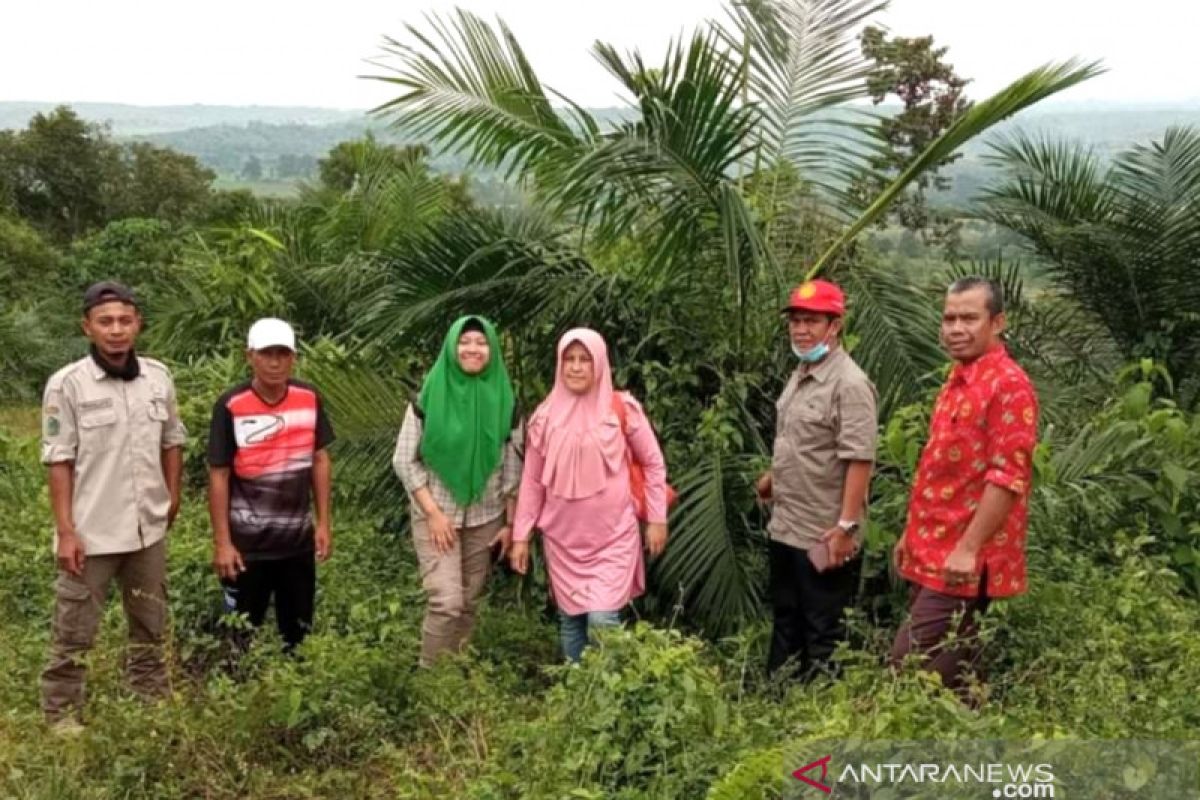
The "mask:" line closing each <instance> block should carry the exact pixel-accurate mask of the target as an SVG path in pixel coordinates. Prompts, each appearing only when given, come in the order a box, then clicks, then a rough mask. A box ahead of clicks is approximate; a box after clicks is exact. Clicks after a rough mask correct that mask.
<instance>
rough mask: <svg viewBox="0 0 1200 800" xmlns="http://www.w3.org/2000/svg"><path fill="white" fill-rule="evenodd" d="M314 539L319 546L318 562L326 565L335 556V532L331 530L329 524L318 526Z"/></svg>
mask: <svg viewBox="0 0 1200 800" xmlns="http://www.w3.org/2000/svg"><path fill="white" fill-rule="evenodd" d="M313 538H314V539H315V543H316V545H317V561H319V562H320V563H322V564H324V563H325V562H326V561H328V560H329V557H330V556H331V555H333V531H331V530H330V529H329V523H328V522H326V523H325V524H323V525H318V526H317V532H316V535H315V536H314V537H313Z"/></svg>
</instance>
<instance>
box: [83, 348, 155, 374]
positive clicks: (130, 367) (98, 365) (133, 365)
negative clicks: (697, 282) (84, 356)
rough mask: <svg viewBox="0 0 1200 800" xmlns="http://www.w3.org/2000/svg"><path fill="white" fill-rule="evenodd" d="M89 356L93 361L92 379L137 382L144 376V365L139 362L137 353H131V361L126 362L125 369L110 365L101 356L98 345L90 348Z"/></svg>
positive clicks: (132, 351) (131, 351)
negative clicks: (139, 377) (138, 378)
mask: <svg viewBox="0 0 1200 800" xmlns="http://www.w3.org/2000/svg"><path fill="white" fill-rule="evenodd" d="M88 354H89V355H90V357H91V361H92V365H91V366H92V377H93V378H95V379H96V380H98V381H99V380H104V378H106V377H108V378H113V379H114V380H121V381H132V380H136V379H137V377H138V376H139V375H141V374H142V365H141V363H140V362H139V361H138V357H137V352H136V351H134V350H130V351H129V360H128V361H126V362H125V366H124V367H120V368H118V367H114V366H113V365H112V364H109V363H108V362H107V361H105V360H104V358H103V357H102V356H101V355H100V351H99V350H97V349H96V345H94V344H93V345H89V346H88Z"/></svg>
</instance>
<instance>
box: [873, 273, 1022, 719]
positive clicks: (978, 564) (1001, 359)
mask: <svg viewBox="0 0 1200 800" xmlns="http://www.w3.org/2000/svg"><path fill="white" fill-rule="evenodd" d="M1003 330H1004V297H1003V294H1002V290H1001V288H1000V286H999V285H998V284H997V283H995V282H994V281H990V280H987V279H985V278H978V277H970V278H962V279H960V280H958V281H955V282H954V283H953V284H952V285H951V286H950V289H949V291H948V292H947V293H946V305H945V310H944V312H943V314H942V329H941V336H942V344H943V345H944V346H945V347H946V349H947V351H949V353H950V356H951V358H953V359H954V362H955V363H954V366H953V368H952V369H951V370H950V375H949V377H948V378H947V379H946V384H945V385H944V386H943V387H942V391H941V393H940V394H939V395H938V399H937V403H936V405H935V406H934V409H933V419H932V420H931V422H930V431H929V442H928V443H927V444H926V445H925V450H924V451H923V452H922V453H921V461H920V463H919V464H918V466H917V474H916V477H915V479H914V482H913V490H912V497H911V499H910V500H909V506H908V525H907V526H906V527H905V530H904V535H903V536H902V537H900V541H899V542H897V544H896V549H895V553H894V556H895V562H896V568H897V570H898V571H899V572H900V574H901V575H903V576H904V577H905V578H906V579H908V580H909V581H911V582H912V583H913V592H912V598H911V602H910V606H909V611H910V618H909V620H908V621H907V622H906V623H905V624H904V625H903V626H902V627H901V628H900V630H899V631H898V632H897V634H896V640H895V642H894V643H893V645H892V653H891V660H892V664H893V665H899V664H900V663H902V662H903V661H904V659H905V658H906V657H907V656H908V655H909V654H915V655H919V656H920V658H921V661H922V665H923V666H924V668H925V669H929V670H932V671H934V672H937V673H939V674H940V675H941V676H942V682H943V684H944V685H946V686H947V687H950V688H952V689H954V690H955V691H956V692H958V693H959V695H960V697H963V698H964V699H966V682H965V678H966V672H967V671H968V670H970V669H971V668H972V667H973V666H974V665H975V662H976V660H977V659H978V657H979V641H978V635H977V634H978V620H979V616H980V615H981V614H983V613H984V611H985V610H986V609H987V606H988V602H989V601H990V600H991V599H992V598H994V597H1009V596H1012V595H1018V594H1021V593H1023V592H1024V591H1025V586H1026V577H1025V534H1026V528H1027V526H1028V507H1029V489H1030V478H1031V472H1032V463H1033V449H1034V447H1035V446H1036V444H1037V408H1038V407H1037V396H1036V395H1035V393H1034V389H1033V384H1032V383H1031V382H1030V380H1029V377H1028V376H1027V375H1026V374H1025V372H1024V370H1022V369H1021V368H1020V367H1019V366H1018V365H1017V363H1016V362H1015V361H1013V360H1012V358H1010V357H1009V355H1008V352H1007V350H1005V348H1004V344H1003V343H1002V341H1001V338H1000V334H1001V333H1002V332H1003ZM951 633H953V636H951V637H950V639H949V641H947V636H948V635H950V634H951Z"/></svg>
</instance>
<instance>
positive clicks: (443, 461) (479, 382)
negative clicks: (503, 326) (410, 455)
mask: <svg viewBox="0 0 1200 800" xmlns="http://www.w3.org/2000/svg"><path fill="white" fill-rule="evenodd" d="M472 320H474V321H475V322H476V323H477V324H478V325H479V327H481V328H483V335H484V336H485V337H486V338H487V342H488V349H489V350H490V351H491V354H490V357H489V359H488V363H487V366H485V367H484V368H483V371H482V372H480V373H479V374H478V375H468V374H467V373H465V372H463V369H462V366H461V365H460V364H459V363H458V339H459V337H460V336H462V333H463V328H464V327H466V325H467V323H468V322H470V321H472ZM418 402H419V403H420V405H421V410H422V412H424V415H425V426H424V431H423V433H422V435H421V459H422V460H423V461H424V462H425V465H426V466H427V467H429V468H430V469H432V470H433V471H434V472H435V473H437V476H438V477H439V478H441V479H442V482H443V483H444V484H446V488H448V489H449V490H450V493H451V494H453V495H454V499H455V500H456V501H457V502H458V503H460V504H461V505H464V506H466V505H470V504H472V503H474V502H476V501H478V500H479V499H480V498H481V497H482V496H483V489H484V487H485V486H486V485H487V482H488V478H490V477H491V476H492V473H493V472H495V471H496V467H498V466H500V460H501V458H502V457H503V454H504V443H505V441H507V439H508V436H509V433H510V431H511V429H512V419H513V406H514V404H515V402H516V401H515V399H514V396H513V388H512V383H511V382H510V381H509V379H508V370H507V369H505V368H504V356H503V354H502V353H501V351H500V337H499V336H497V335H496V328H495V327H494V326H493V325H492V323H491V322H489V321H488V320H486V319H484V318H483V317H478V316H466V317H459V318H458V319H456V320H455V321H454V324H453V325H451V326H450V330H449V331H448V332H447V333H446V340H445V342H443V344H442V352H441V353H440V354H439V355H438V359H437V361H436V362H435V363H434V365H433V369H431V370H429V374H428V375H426V376H425V383H424V385H422V387H421V395H420V399H419V401H418Z"/></svg>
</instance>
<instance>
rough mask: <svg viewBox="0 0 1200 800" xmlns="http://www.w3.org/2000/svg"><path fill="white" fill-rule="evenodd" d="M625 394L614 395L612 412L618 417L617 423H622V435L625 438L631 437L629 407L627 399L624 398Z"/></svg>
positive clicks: (616, 393) (614, 393)
mask: <svg viewBox="0 0 1200 800" xmlns="http://www.w3.org/2000/svg"><path fill="white" fill-rule="evenodd" d="M623 394H624V392H616V391H614V392H613V393H612V410H613V413H614V414H616V415H617V421H618V422H619V423H621V433H622V435H624V436H628V435H629V407H628V406H626V405H625V398H624V397H623V396H622V395H623Z"/></svg>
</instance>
